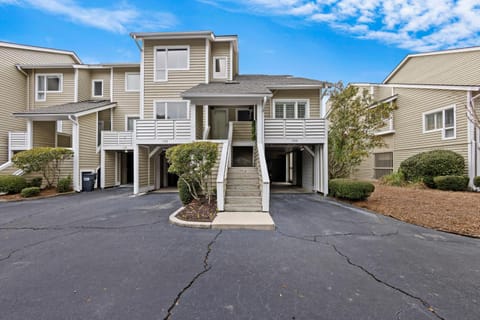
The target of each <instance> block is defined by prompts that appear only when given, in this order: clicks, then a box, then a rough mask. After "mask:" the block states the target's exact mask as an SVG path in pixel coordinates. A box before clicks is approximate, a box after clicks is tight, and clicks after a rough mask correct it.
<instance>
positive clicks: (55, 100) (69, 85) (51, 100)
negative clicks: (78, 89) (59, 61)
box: [30, 69, 75, 109]
mask: <svg viewBox="0 0 480 320" xmlns="http://www.w3.org/2000/svg"><path fill="white" fill-rule="evenodd" d="M48 73H54V74H62V75H63V82H62V85H63V87H62V92H47V93H46V99H45V101H35V86H36V75H37V74H48ZM31 75H33V76H31V77H30V96H31V97H30V104H31V106H32V107H33V108H34V109H35V108H42V107H49V106H55V105H59V104H64V103H69V102H73V101H75V98H74V96H75V94H74V93H75V79H74V78H75V77H74V70H73V69H41V70H35V71H33V72H31Z"/></svg>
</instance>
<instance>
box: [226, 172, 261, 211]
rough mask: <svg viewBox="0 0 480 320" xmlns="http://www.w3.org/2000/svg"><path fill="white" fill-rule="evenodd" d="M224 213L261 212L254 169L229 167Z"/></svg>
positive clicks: (258, 185) (257, 182)
mask: <svg viewBox="0 0 480 320" xmlns="http://www.w3.org/2000/svg"><path fill="white" fill-rule="evenodd" d="M225 211H229V212H247V211H254V212H259V211H262V197H261V194H260V184H259V177H258V169H257V168H256V167H231V168H229V169H228V174H227V192H226V196H225Z"/></svg>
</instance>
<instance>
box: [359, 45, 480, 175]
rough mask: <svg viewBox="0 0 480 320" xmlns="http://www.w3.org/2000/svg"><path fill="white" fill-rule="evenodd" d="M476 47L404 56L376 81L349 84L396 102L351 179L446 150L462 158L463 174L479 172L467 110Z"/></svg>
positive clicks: (474, 84) (476, 79)
mask: <svg viewBox="0 0 480 320" xmlns="http://www.w3.org/2000/svg"><path fill="white" fill-rule="evenodd" d="M479 62H480V48H478V47H477V48H468V49H459V50H447V51H438V52H432V53H426V54H412V55H409V56H407V57H406V58H405V59H404V60H403V61H402V62H401V63H400V64H399V65H398V66H397V68H396V69H395V70H394V71H392V73H391V74H390V75H388V76H387V78H386V79H385V81H384V82H383V83H381V84H365V83H359V84H353V85H356V86H358V87H360V88H361V89H362V90H363V89H367V90H369V92H370V93H372V94H373V96H374V98H375V100H382V99H389V98H390V100H391V101H395V102H396V104H397V107H398V109H397V110H395V111H394V112H393V117H392V119H391V120H389V121H387V124H388V125H387V126H386V130H385V131H382V132H378V134H380V135H382V136H383V137H384V141H385V143H386V145H385V147H384V148H381V149H378V150H374V152H373V153H372V155H371V156H370V157H369V158H368V159H367V160H366V161H364V163H362V164H361V166H360V167H359V169H358V171H357V172H356V173H355V175H356V177H358V178H364V179H375V178H379V177H381V176H382V175H384V174H387V173H389V172H392V171H395V170H397V169H398V167H399V166H400V163H401V162H402V161H403V160H405V159H407V158H408V157H410V156H412V155H415V154H417V153H420V152H425V151H429V150H435V149H444V150H451V151H455V152H457V153H459V154H461V155H462V156H463V157H464V158H465V162H466V167H467V168H468V175H469V176H470V177H471V178H473V177H474V176H476V175H480V160H479V146H480V145H479V142H478V137H479V133H478V129H475V127H474V125H473V123H472V122H471V121H470V120H469V119H468V117H467V113H468V112H467V110H468V109H469V108H473V106H475V105H477V104H478V95H479V93H480V73H478V72H477V69H478V67H479Z"/></svg>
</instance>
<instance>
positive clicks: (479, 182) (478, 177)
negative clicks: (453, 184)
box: [473, 176, 480, 188]
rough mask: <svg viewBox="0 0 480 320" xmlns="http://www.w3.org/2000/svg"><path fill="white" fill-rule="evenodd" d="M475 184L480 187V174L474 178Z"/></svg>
mask: <svg viewBox="0 0 480 320" xmlns="http://www.w3.org/2000/svg"><path fill="white" fill-rule="evenodd" d="M473 185H474V186H475V187H477V188H480V176H476V177H475V178H473Z"/></svg>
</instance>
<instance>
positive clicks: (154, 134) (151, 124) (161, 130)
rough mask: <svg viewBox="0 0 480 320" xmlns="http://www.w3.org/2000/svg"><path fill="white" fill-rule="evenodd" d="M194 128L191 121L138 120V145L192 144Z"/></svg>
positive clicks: (136, 133)
mask: <svg viewBox="0 0 480 320" xmlns="http://www.w3.org/2000/svg"><path fill="white" fill-rule="evenodd" d="M191 132H192V128H191V121H190V120H136V121H135V139H136V140H137V143H139V144H141V143H177V142H190V141H191V140H192V136H191Z"/></svg>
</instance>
